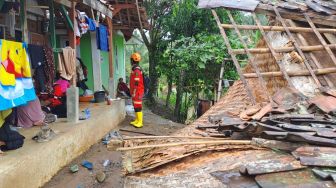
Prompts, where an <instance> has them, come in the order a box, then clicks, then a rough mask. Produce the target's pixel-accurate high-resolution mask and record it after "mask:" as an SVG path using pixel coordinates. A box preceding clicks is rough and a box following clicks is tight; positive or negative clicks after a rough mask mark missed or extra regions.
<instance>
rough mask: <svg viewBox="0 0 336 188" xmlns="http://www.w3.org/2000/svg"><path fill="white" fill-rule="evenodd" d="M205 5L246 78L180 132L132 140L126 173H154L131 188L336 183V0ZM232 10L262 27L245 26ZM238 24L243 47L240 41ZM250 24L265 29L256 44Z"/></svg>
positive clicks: (214, 0)
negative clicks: (223, 16)
mask: <svg viewBox="0 0 336 188" xmlns="http://www.w3.org/2000/svg"><path fill="white" fill-rule="evenodd" d="M199 7H200V8H204V9H209V11H212V14H213V16H214V20H212V21H216V23H217V25H218V27H219V31H220V33H221V35H222V36H223V40H224V41H225V44H226V47H227V49H228V52H229V54H230V56H231V60H232V62H233V63H234V65H235V66H236V70H237V72H238V74H239V76H240V80H239V81H236V82H235V83H234V85H233V86H232V87H231V88H230V89H229V90H228V92H227V93H226V94H225V95H224V96H223V97H222V98H221V100H220V101H219V102H218V103H217V104H215V105H214V106H213V107H212V108H211V109H210V110H209V111H207V112H206V113H205V114H204V115H203V116H202V117H201V118H200V119H198V120H197V121H196V122H194V123H193V124H192V125H190V126H188V127H186V128H185V129H183V130H182V131H180V132H179V133H178V134H176V135H175V136H172V137H169V138H161V139H160V141H158V139H157V138H146V139H144V138H138V139H132V140H127V139H126V140H124V147H123V148H120V149H119V150H121V151H123V153H124V167H125V172H126V173H127V174H134V173H137V172H144V171H146V173H142V174H138V175H137V174H135V175H133V176H129V177H127V178H126V186H128V187H132V186H135V185H136V187H141V186H143V187H145V186H146V187H148V186H149V185H152V186H153V187H155V186H158V185H160V186H161V187H174V186H176V187H226V186H227V187H289V186H292V187H335V186H336V183H335V182H336V149H335V146H336V140H335V138H336V132H335V130H336V129H335V128H336V116H335V110H336V90H335V84H336V82H335V81H336V80H335V79H336V53H335V50H336V2H335V1H332V0H283V1H280V0H260V1H258V0H244V1H241V0H230V1H226V0H221V1H219V0H200V1H199ZM217 9H225V10H226V12H227V15H228V18H229V20H230V22H229V23H222V21H221V20H220V18H219V17H218V15H217V12H216V10H217ZM233 11H243V12H245V13H246V14H250V15H251V16H252V18H253V20H254V24H253V25H238V24H237V22H236V21H235V20H234V17H233V16H232V12H233ZM259 14H262V15H265V16H267V18H268V19H269V22H268V25H262V22H261V21H260V19H259V17H258V15H259ZM229 30H231V31H232V32H235V33H236V34H237V38H238V39H239V40H240V42H241V44H242V46H243V48H242V49H233V48H232V47H231V44H230V40H229V38H228V36H227V32H228V31H229ZM243 30H249V31H257V32H260V35H261V38H260V41H259V42H258V44H257V45H256V47H254V48H248V46H249V44H248V43H247V41H246V40H244V39H243V38H244V37H245V36H243V35H244V34H243ZM238 55H244V56H245V57H246V58H247V59H246V60H247V61H248V64H247V65H246V66H245V67H241V65H240V63H239V61H238V59H237V56H238ZM181 135H183V136H181ZM223 137H224V138H223ZM209 151H226V152H211V153H209ZM195 154H199V156H197V157H194V156H195ZM173 161H174V162H173ZM176 161H177V162H176ZM172 162H173V163H172ZM167 164H168V165H167ZM162 165H165V166H162ZM159 166H160V167H161V168H159V169H158V168H157V167H159ZM172 180H173V181H172Z"/></svg>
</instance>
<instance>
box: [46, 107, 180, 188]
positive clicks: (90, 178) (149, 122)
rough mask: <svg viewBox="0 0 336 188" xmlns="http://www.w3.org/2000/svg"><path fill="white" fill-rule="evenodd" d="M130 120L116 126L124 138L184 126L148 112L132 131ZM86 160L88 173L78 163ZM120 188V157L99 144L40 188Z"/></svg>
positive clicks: (159, 132) (170, 130) (122, 180)
mask: <svg viewBox="0 0 336 188" xmlns="http://www.w3.org/2000/svg"><path fill="white" fill-rule="evenodd" d="M131 120H132V117H131V116H127V117H126V119H125V121H124V122H123V123H121V124H120V126H119V128H120V133H121V134H122V135H124V136H136V135H169V134H172V133H174V132H176V131H177V130H179V129H182V128H184V127H185V125H182V124H177V123H174V122H172V121H170V120H167V119H163V118H162V117H160V116H158V115H155V114H153V113H152V112H150V111H149V110H146V111H145V112H144V121H145V126H144V127H143V128H141V129H136V128H134V127H132V126H130V125H129V122H130V121H131ZM84 160H87V161H89V162H91V163H93V170H92V171H89V170H87V169H86V168H84V167H82V166H81V165H80V164H81V163H82V161H84ZM105 160H110V161H111V165H109V166H107V167H104V166H103V163H104V161H105ZM73 164H77V165H78V166H79V171H78V172H77V173H74V174H72V173H71V172H70V170H69V167H70V166H71V165H73ZM98 172H104V173H105V174H106V179H105V181H104V182H103V183H99V182H98V181H97V180H96V174H97V173H98ZM68 187H69V188H105V187H106V188H122V187H124V177H122V175H121V154H120V153H119V152H114V151H108V150H107V148H106V146H105V145H103V144H102V143H101V142H100V143H97V144H96V145H94V146H92V147H91V148H90V150H89V151H87V152H86V153H85V154H83V155H82V156H80V157H78V158H77V159H75V160H74V161H73V162H72V163H71V164H69V165H68V166H66V167H64V168H63V169H62V170H60V171H59V172H58V174H57V175H56V176H54V177H53V178H52V180H51V181H50V182H48V183H47V184H46V185H45V186H44V188H68Z"/></svg>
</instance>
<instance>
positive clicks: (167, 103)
mask: <svg viewBox="0 0 336 188" xmlns="http://www.w3.org/2000/svg"><path fill="white" fill-rule="evenodd" d="M172 89H173V79H171V78H168V93H167V98H166V107H169V101H170V95H171V93H172Z"/></svg>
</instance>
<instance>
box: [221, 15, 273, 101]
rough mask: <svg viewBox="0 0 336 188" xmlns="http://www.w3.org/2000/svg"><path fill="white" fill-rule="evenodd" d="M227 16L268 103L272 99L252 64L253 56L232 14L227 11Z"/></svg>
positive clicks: (253, 63)
mask: <svg viewBox="0 0 336 188" xmlns="http://www.w3.org/2000/svg"><path fill="white" fill-rule="evenodd" d="M227 14H228V16H229V19H230V21H231V23H232V24H233V26H234V28H235V31H236V33H237V35H238V38H239V40H240V42H241V43H242V44H243V47H244V50H245V52H246V54H247V58H248V62H249V63H250V65H252V67H253V69H254V71H255V72H256V74H257V75H258V80H259V84H261V86H262V88H263V90H264V92H265V93H266V95H267V97H268V99H269V102H272V101H273V100H272V97H271V95H270V93H269V92H268V90H267V85H266V82H265V80H264V78H263V77H262V76H261V75H260V70H259V67H258V65H257V64H256V63H255V62H254V59H253V56H252V54H251V53H250V52H249V51H248V47H247V44H246V43H245V41H244V39H243V36H242V34H241V33H240V31H239V29H238V28H237V23H236V21H235V20H234V18H233V16H232V14H231V12H230V11H227Z"/></svg>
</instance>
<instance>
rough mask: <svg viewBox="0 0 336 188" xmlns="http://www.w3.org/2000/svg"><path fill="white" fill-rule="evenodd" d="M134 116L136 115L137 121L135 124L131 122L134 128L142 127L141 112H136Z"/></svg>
mask: <svg viewBox="0 0 336 188" xmlns="http://www.w3.org/2000/svg"><path fill="white" fill-rule="evenodd" d="M136 116H137V119H138V122H137V123H135V124H132V125H133V126H134V127H136V128H141V127H143V114H142V112H137V113H136Z"/></svg>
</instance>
